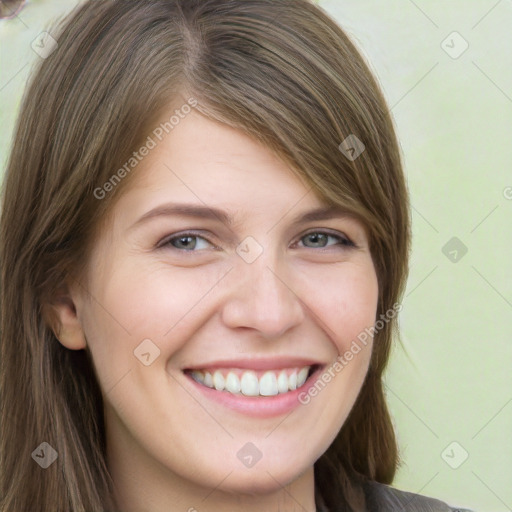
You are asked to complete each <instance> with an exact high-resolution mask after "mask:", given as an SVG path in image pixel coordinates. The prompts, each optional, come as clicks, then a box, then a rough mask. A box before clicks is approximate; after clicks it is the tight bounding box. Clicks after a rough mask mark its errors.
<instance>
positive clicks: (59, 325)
mask: <svg viewBox="0 0 512 512" xmlns="http://www.w3.org/2000/svg"><path fill="white" fill-rule="evenodd" d="M45 309H46V311H47V313H48V314H47V317H48V324H49V325H50V326H51V328H52V330H53V332H54V333H55V336H56V337H57V339H58V340H59V341H60V343H61V344H62V345H64V346H65V347H66V348H68V349H70V350H81V349H85V348H86V346H87V342H86V339H85V333H84V331H83V328H82V324H81V322H80V319H79V318H78V314H77V308H76V304H75V301H74V300H73V296H72V294H71V292H70V290H69V288H68V286H67V285H63V286H62V287H61V288H59V290H58V292H57V294H56V295H55V297H54V300H53V301H52V303H51V304H49V305H48V306H47V308H45Z"/></svg>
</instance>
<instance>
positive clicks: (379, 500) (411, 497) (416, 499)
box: [365, 482, 473, 512]
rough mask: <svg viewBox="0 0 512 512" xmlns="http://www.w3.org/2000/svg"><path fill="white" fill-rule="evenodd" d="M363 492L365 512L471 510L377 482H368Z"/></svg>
mask: <svg viewBox="0 0 512 512" xmlns="http://www.w3.org/2000/svg"><path fill="white" fill-rule="evenodd" d="M365 494H366V501H367V505H366V506H367V511H366V512H473V511H471V510H468V509H463V508H454V507H451V506H449V505H447V504H446V503H444V502H443V501H440V500H437V499H435V498H428V497H427V496H421V495H419V494H414V493H410V492H406V491H399V490H398V489H394V488H393V487H390V486H389V485H385V484H381V483H378V482H368V483H367V485H366V487H365Z"/></svg>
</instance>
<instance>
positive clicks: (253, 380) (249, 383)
mask: <svg viewBox="0 0 512 512" xmlns="http://www.w3.org/2000/svg"><path fill="white" fill-rule="evenodd" d="M240 383H241V390H242V393H243V394H244V395H245V396H258V395H259V394H260V383H259V381H258V377H257V376H256V374H255V373H254V372H250V371H249V372H244V373H243V375H242V379H241V381H240Z"/></svg>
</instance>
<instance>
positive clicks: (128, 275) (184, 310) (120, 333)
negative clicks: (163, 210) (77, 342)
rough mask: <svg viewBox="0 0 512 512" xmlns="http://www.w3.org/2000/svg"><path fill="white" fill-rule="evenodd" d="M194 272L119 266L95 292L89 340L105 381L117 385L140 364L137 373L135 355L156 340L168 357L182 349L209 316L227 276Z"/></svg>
mask: <svg viewBox="0 0 512 512" xmlns="http://www.w3.org/2000/svg"><path fill="white" fill-rule="evenodd" d="M193 270H194V269H190V268H189V269H186V268H175V269H172V268H170V267H164V268H163V267H162V265H161V264H159V265H154V264H152V263H149V264H145V265H144V266H142V268H141V265H138V266H128V265H127V266H126V267H122V266H121V265H118V266H117V267H113V268H112V270H111V272H110V273H109V275H108V277H107V276H106V275H105V274H104V275H103V276H102V277H101V287H100V286H98V285H96V286H93V287H92V290H95V291H94V292H93V293H94V294H93V300H92V301H91V308H89V309H88V310H87V317H86V319H85V320H86V321H85V326H86V338H87V342H88V345H89V346H90V348H91V351H92V353H93V356H94V361H95V363H96V366H97V368H98V371H99V373H100V377H101V374H103V375H104V376H105V379H106V380H108V381H110V380H113V381H115V378H116V377H119V376H120V375H121V374H122V373H123V371H124V372H126V371H127V369H129V368H130V367H131V366H133V365H134V363H136V366H135V367H136V368H137V367H138V362H137V360H136V359H135V357H136V355H135V354H134V351H136V350H137V348H138V347H139V346H140V345H141V343H142V342H143V341H144V340H147V339H149V340H151V341H152V342H153V343H154V344H155V345H156V346H157V347H159V349H161V350H162V352H165V353H163V354H162V355H164V356H165V357H168V356H169V355H172V353H174V352H176V351H177V350H179V349H180V348H181V346H182V345H183V344H184V343H185V342H186V340H187V339H188V338H189V337H190V335H192V333H193V332H192V328H193V327H194V325H195V326H196V328H197V325H198V321H199V322H200V318H202V317H204V315H205V307H207V306H208V301H207V300H205V298H206V296H207V294H208V292H209V291H210V290H211V289H212V288H213V287H214V286H215V284H216V283H217V282H218V281H219V280H220V278H221V277H222V272H221V273H219V271H218V270H217V271H210V272H202V273H200V272H197V270H196V271H195V272H194V271H193ZM189 330H190V332H189ZM185 331H187V332H185ZM145 343H147V342H145ZM104 384H105V387H108V385H109V384H111V383H110V382H105V383H104Z"/></svg>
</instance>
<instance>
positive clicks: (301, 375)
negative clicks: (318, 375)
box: [297, 368, 309, 388]
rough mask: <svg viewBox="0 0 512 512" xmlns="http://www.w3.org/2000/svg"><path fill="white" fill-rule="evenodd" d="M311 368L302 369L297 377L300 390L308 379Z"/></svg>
mask: <svg viewBox="0 0 512 512" xmlns="http://www.w3.org/2000/svg"><path fill="white" fill-rule="evenodd" d="M308 373H309V368H302V370H301V371H300V372H299V374H298V375H297V387H298V388H300V387H301V386H302V385H303V384H304V382H306V379H307V378H308Z"/></svg>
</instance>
